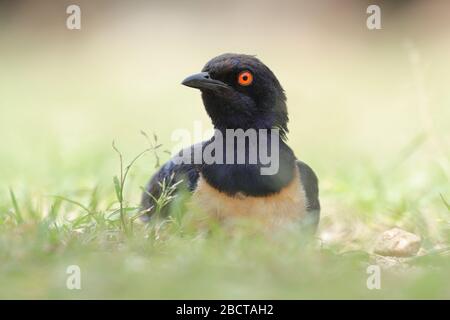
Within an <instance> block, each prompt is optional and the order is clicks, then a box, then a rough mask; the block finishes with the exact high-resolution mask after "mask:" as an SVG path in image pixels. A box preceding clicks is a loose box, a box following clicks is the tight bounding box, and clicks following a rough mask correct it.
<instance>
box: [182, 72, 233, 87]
mask: <svg viewBox="0 0 450 320" xmlns="http://www.w3.org/2000/svg"><path fill="white" fill-rule="evenodd" d="M181 84H183V85H185V86H187V87H191V88H196V89H209V90H217V89H218V88H229V86H228V85H227V84H226V83H224V82H222V81H219V80H215V79H212V78H211V77H210V75H209V73H208V72H200V73H197V74H193V75H192V76H189V77H187V78H186V79H184V80H183V82H182V83H181Z"/></svg>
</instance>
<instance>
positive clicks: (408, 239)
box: [374, 228, 421, 257]
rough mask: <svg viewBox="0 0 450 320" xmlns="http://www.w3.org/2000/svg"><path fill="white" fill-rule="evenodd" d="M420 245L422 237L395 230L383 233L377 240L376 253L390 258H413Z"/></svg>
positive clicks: (398, 229)
mask: <svg viewBox="0 0 450 320" xmlns="http://www.w3.org/2000/svg"><path fill="white" fill-rule="evenodd" d="M420 244H421V239H420V237H419V236H417V235H415V234H414V233H411V232H407V231H405V230H402V229H400V228H393V229H390V230H387V231H385V232H383V233H382V234H381V236H380V237H379V238H378V239H377V241H376V243H375V248H374V252H375V253H376V254H379V255H382V256H389V257H411V256H415V255H416V254H417V252H418V251H419V249H420Z"/></svg>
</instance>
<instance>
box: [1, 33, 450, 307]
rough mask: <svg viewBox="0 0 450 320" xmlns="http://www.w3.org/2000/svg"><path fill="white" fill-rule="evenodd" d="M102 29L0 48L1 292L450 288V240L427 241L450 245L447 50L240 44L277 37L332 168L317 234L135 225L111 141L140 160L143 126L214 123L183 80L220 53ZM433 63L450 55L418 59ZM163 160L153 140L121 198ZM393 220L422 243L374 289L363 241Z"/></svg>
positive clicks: (319, 161) (299, 143) (273, 61)
mask: <svg viewBox="0 0 450 320" xmlns="http://www.w3.org/2000/svg"><path fill="white" fill-rule="evenodd" d="M94 42H95V45H92V48H91V49H92V50H89V48H90V47H88V49H86V48H85V49H84V50H82V51H81V50H80V51H77V49H76V48H74V47H71V46H70V44H69V45H68V47H64V48H63V47H55V48H52V50H48V49H42V50H39V46H37V45H35V48H37V49H36V50H35V51H34V52H33V53H32V55H30V54H29V53H27V52H22V53H20V54H17V53H16V52H17V51H14V50H10V51H8V50H6V47H5V51H4V52H3V58H2V60H0V67H1V68H0V69H1V70H2V72H1V73H0V94H1V99H0V103H1V106H0V107H1V108H0V130H1V137H2V143H1V146H0V175H1V181H2V185H1V188H2V189H1V190H0V262H1V263H0V298H44V299H45V298H69V299H70V298H82V299H85V298H206V299H210V298H275V299H276V298H450V278H449V277H448V273H449V270H450V268H449V266H450V263H449V261H448V260H449V258H448V255H447V256H445V255H442V254H433V252H435V250H438V249H439V248H445V247H448V245H449V243H450V211H449V208H448V206H446V204H445V202H449V201H450V193H449V180H448V179H449V160H448V159H449V157H450V150H449V148H448V141H449V134H450V126H449V122H448V119H450V108H449V107H448V105H449V104H450V98H449V96H448V83H449V81H450V76H449V74H450V73H449V72H448V71H449V69H450V64H449V63H448V61H447V60H448V59H445V57H446V51H443V52H442V51H438V50H434V49H433V48H431V49H430V48H428V49H427V48H425V49H424V52H422V53H423V55H422V58H423V59H422V60H420V61H416V60H417V59H416V60H414V59H415V58H414V57H413V59H412V60H411V61H410V59H409V58H408V55H409V53H408V52H407V51H405V50H404V48H403V47H395V46H394V47H392V48H389V47H388V48H385V50H384V51H382V52H381V50H380V51H375V52H371V51H370V50H367V51H364V50H362V49H361V50H362V51H363V52H359V53H358V54H354V55H353V56H351V57H352V59H350V58H349V56H348V55H347V54H348V53H349V52H350V51H351V48H350V49H348V52H346V51H341V52H340V51H336V50H334V51H333V50H331V52H330V51H328V50H323V51H321V54H319V55H316V51H313V50H312V49H311V52H308V51H307V50H306V51H305V50H303V51H302V53H300V54H299V53H298V52H299V51H297V50H291V51H290V52H286V53H283V55H281V53H280V52H278V51H276V50H272V51H264V48H266V47H265V46H263V45H261V47H258V44H255V43H253V44H252V45H253V47H252V49H250V48H249V47H250V45H249V47H248V48H240V47H236V48H233V47H232V48H229V51H233V50H234V51H245V50H247V52H248V53H253V52H255V51H258V50H259V49H260V50H261V52H266V53H265V55H264V56H260V58H261V59H262V60H263V61H264V62H266V63H267V64H268V65H269V66H270V67H271V68H272V69H273V70H274V71H275V73H276V74H277V75H278V77H279V78H280V81H281V82H282V83H283V85H284V87H285V89H286V92H287V96H288V99H289V103H288V105H289V110H290V116H291V122H290V130H291V133H290V134H289V141H290V142H289V143H290V145H291V146H292V148H293V149H294V150H295V152H296V154H297V155H298V157H299V158H300V159H302V160H304V161H306V162H307V163H309V164H310V165H311V166H312V167H313V168H314V170H315V171H316V172H317V174H318V176H319V179H320V190H321V202H322V207H323V209H322V220H321V224H320V230H319V233H318V235H317V237H318V239H317V241H315V242H314V243H313V244H308V245H306V244H302V241H301V239H300V238H299V235H298V234H297V233H296V232H294V231H292V230H283V231H281V232H275V233H273V234H271V235H264V234H259V233H258V232H257V230H256V231H255V230H254V229H255V227H254V226H253V225H252V223H248V222H246V223H243V224H242V225H240V226H239V227H238V228H237V229H236V230H235V231H234V232H231V233H230V232H228V231H227V230H226V229H223V228H220V227H216V228H213V229H212V230H211V232H210V233H201V232H198V231H195V230H192V229H190V228H187V227H186V225H184V224H183V223H181V224H180V221H178V220H176V219H175V220H171V221H169V222H167V223H164V224H162V225H158V224H150V225H147V226H146V225H142V224H140V223H135V224H134V227H133V231H132V233H131V235H130V236H128V237H127V236H125V234H124V233H123V231H122V228H121V223H120V219H119V214H118V210H119V203H118V202H117V200H116V193H115V190H114V184H113V177H114V176H117V175H118V174H119V165H118V158H117V154H116V153H115V152H114V151H113V149H112V147H111V142H112V140H115V141H116V144H117V146H118V148H119V149H120V150H121V151H122V152H123V154H124V157H125V158H126V160H125V161H126V162H129V161H130V160H131V159H132V158H133V156H134V155H136V154H137V153H139V152H140V151H142V150H144V149H146V148H148V145H147V142H146V140H145V139H143V138H142V137H141V135H140V134H139V131H140V130H141V129H142V130H145V131H147V132H149V133H150V132H154V133H156V134H157V135H158V137H159V139H160V140H161V141H162V143H163V145H164V148H167V149H169V150H170V149H171V147H172V145H173V142H171V141H170V134H171V132H172V131H173V130H175V129H178V128H186V129H188V130H192V128H193V121H197V120H198V121H201V122H202V123H203V124H204V126H205V128H207V127H209V122H208V119H207V117H206V115H205V112H204V110H203V108H202V107H201V100H200V97H199V95H198V93H197V92H194V91H191V90H189V89H186V88H182V87H181V86H179V85H178V84H179V82H180V80H181V79H183V78H184V76H185V75H187V74H190V73H192V72H195V71H197V70H199V69H200V68H201V66H202V65H203V63H204V62H205V61H206V60H207V59H209V58H210V57H212V56H214V55H216V54H219V53H221V52H217V51H214V50H212V49H210V48H208V47H204V48H203V49H204V50H199V48H197V50H198V52H203V53H202V54H191V56H189V57H185V58H184V59H180V57H179V54H178V52H180V50H178V51H176V50H174V51H170V50H169V51H166V52H165V53H164V54H163V53H161V52H159V51H158V52H154V51H153V48H150V47H144V48H141V49H142V50H141V51H137V50H131V49H129V50H127V49H122V48H121V50H120V51H111V45H109V46H107V47H106V48H103V49H102V46H101V44H100V45H99V44H98V42H99V40H98V39H96V41H93V43H94ZM17 46H18V44H17V43H16V44H15V45H13V46H12V48H15V47H17ZM179 46H180V47H183V46H185V47H186V48H189V46H191V45H190V44H187V43H183V41H180V43H179ZM274 47H276V45H274ZM123 48H126V46H124V47H123ZM293 49H299V48H293ZM303 49H305V48H303ZM50 51H51V52H50ZM181 51H182V50H181ZM185 52H189V51H188V50H187V49H186V50H185ZM99 57H104V59H99ZM119 61H120V62H121V63H118V62H119ZM161 61H165V63H168V62H166V61H171V63H172V65H171V66H170V67H165V66H164V63H161ZM174 61H175V62H174ZM187 61H189V62H187ZM310 61H314V63H313V64H311V63H310ZM373 61H376V63H373ZM427 61H441V62H440V63H436V64H434V65H432V66H431V67H429V68H428V69H426V68H425V69H424V70H422V69H420V70H418V71H417V70H416V69H415V68H417V67H420V68H421V66H423V65H426V62H427ZM443 61H446V62H445V63H443ZM125 62H126V63H125ZM173 63H174V64H173ZM168 70H169V71H170V72H168ZM414 70H416V71H417V72H416V71H414ZM161 157H162V160H166V159H167V155H165V154H164V153H162V154H161ZM154 167H155V158H154V155H153V154H152V153H148V154H146V155H145V156H144V157H143V158H142V159H140V160H139V161H138V162H137V163H136V165H135V166H134V167H133V168H132V170H131V171H130V176H129V180H128V181H127V183H126V185H125V189H124V194H123V196H124V200H125V202H126V206H127V207H135V206H136V205H137V204H138V202H139V197H140V193H141V191H140V186H142V185H144V183H145V182H146V180H147V179H148V178H149V177H150V175H151V174H152V172H153V171H154ZM55 196H58V197H55ZM68 200H71V201H73V202H70V201H68ZM74 202H76V203H74ZM128 213H129V214H130V215H131V214H136V212H135V210H134V211H133V210H131V211H127V214H128ZM393 226H399V227H402V228H404V229H406V230H409V231H411V232H414V233H416V234H418V235H420V236H421V237H422V239H423V245H422V247H423V249H424V250H425V253H428V255H425V256H424V257H422V258H416V259H412V260H411V261H410V263H409V264H408V265H409V267H408V268H406V269H405V270H403V269H402V270H400V271H399V270H397V269H395V268H394V269H392V270H387V271H384V272H383V273H382V280H381V281H382V282H381V286H382V288H381V290H372V291H370V290H368V289H367V287H366V279H367V276H368V275H367V274H366V267H367V265H368V264H370V263H374V257H373V256H372V255H370V254H368V253H367V252H370V250H371V247H372V245H373V242H374V239H375V238H376V236H377V235H378V234H379V233H380V232H382V231H384V230H386V229H388V228H390V227H393ZM69 265H79V266H80V267H81V272H82V290H79V291H77V290H72V291H71V290H68V289H67V288H66V278H67V275H66V268H67V267H68V266H69Z"/></svg>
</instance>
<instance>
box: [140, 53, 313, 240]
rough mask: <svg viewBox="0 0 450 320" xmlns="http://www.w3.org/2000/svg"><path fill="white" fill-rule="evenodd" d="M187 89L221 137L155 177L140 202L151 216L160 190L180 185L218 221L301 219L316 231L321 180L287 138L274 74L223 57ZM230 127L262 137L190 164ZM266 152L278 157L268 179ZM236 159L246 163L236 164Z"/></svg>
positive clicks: (255, 63) (241, 58)
mask: <svg viewBox="0 0 450 320" xmlns="http://www.w3.org/2000/svg"><path fill="white" fill-rule="evenodd" d="M183 84H185V85H187V86H190V87H194V88H198V89H200V90H201V91H202V98H203V102H204V104H205V108H206V111H207V112H208V114H209V116H210V117H211V119H212V121H213V125H214V127H215V132H216V134H215V135H214V137H212V138H211V139H210V140H207V141H204V142H202V143H199V144H197V145H194V146H192V147H191V148H187V149H185V150H183V151H182V152H181V153H180V154H178V155H177V156H175V157H174V158H172V159H171V160H169V161H168V162H167V163H166V164H164V165H163V166H162V168H161V169H160V170H159V171H158V172H157V173H156V174H155V175H154V176H153V178H152V179H151V180H150V182H149V184H148V186H147V188H146V192H144V194H143V197H142V207H143V208H144V209H147V210H148V211H149V213H148V215H147V216H148V217H150V216H151V214H152V213H154V211H155V199H158V197H160V196H161V194H162V193H163V190H162V185H163V184H162V182H163V181H166V183H167V182H168V181H169V180H170V183H178V182H180V181H181V180H182V181H183V183H182V184H183V185H184V186H185V187H186V188H187V189H188V190H189V191H190V192H191V193H192V197H191V202H192V203H194V204H195V206H196V207H197V208H199V209H201V210H202V211H203V212H205V213H207V214H208V215H211V216H214V217H217V218H219V219H221V220H223V219H228V218H233V217H255V218H256V219H258V220H260V221H263V222H267V223H269V224H278V223H284V222H296V221H298V222H300V223H301V224H302V225H307V226H308V227H309V230H312V231H315V229H316V227H317V224H318V221H319V212H320V204H319V199H318V182H317V177H316V175H315V174H314V172H313V171H312V169H311V168H310V167H309V166H307V165H306V164H305V163H303V162H301V161H298V160H297V159H296V157H295V155H294V152H293V151H292V150H291V149H290V148H289V146H288V145H287V144H286V143H285V141H284V140H285V135H286V133H287V120H288V117H287V108H286V103H285V100H286V98H285V95H284V92H283V89H282V88H281V85H280V84H279V82H278V80H277V79H276V77H275V76H274V75H273V73H272V72H271V71H270V69H268V68H267V67H266V66H265V65H264V64H262V63H261V62H260V61H259V60H258V59H256V58H255V57H253V56H247V55H237V54H225V55H222V56H219V57H216V58H214V59H212V60H211V61H210V62H208V64H207V65H206V66H205V67H204V69H203V72H202V73H200V74H198V75H194V76H191V77H189V78H187V79H186V80H185V81H184V82H183ZM230 129H231V130H240V129H241V130H242V131H244V130H245V132H250V131H251V130H254V131H255V132H258V135H256V136H255V137H256V138H255V139H254V140H251V139H245V138H249V136H245V138H244V139H243V141H244V142H248V143H244V144H242V145H239V143H233V144H231V145H230V144H229V143H227V142H229V140H230V139H228V140H227V139H225V140H226V142H225V143H222V144H217V147H216V148H215V149H214V152H213V153H212V154H213V155H214V156H215V161H214V162H212V163H211V161H205V160H204V159H203V158H202V161H200V162H195V161H186V160H192V159H193V154H194V153H195V150H201V151H202V152H204V151H205V150H206V149H208V148H210V149H211V147H215V146H216V145H215V144H214V143H218V142H221V140H220V139H218V137H220V136H222V137H226V134H227V133H228V130H230ZM233 139H234V138H233ZM275 140H276V141H275ZM233 141H234V142H235V140H233ZM274 142H276V143H275V144H274ZM219 150H220V151H222V153H220V152H219ZM255 150H256V151H255ZM263 151H264V152H266V153H267V154H266V155H267V156H269V158H270V157H272V158H273V157H276V159H275V158H274V159H275V160H276V161H275V162H276V166H275V169H276V170H272V171H271V172H269V174H263V170H264V168H266V169H267V167H268V166H269V165H268V162H267V161H266V160H267V157H265V158H264V157H263V156H264V152H263ZM252 152H255V153H254V154H256V157H255V158H252V154H253V153H252ZM186 154H187V155H188V156H187V157H186ZM229 154H232V156H230V157H229ZM239 156H242V158H241V162H239V161H237V160H238V157H239ZM181 159H184V162H183V161H181ZM252 159H253V161H252ZM228 160H232V161H231V163H230V161H228ZM194 162H195V163H194ZM270 165H272V163H271V164H270ZM169 208H170V206H169ZM166 209H167V208H166ZM167 211H168V210H166V212H167Z"/></svg>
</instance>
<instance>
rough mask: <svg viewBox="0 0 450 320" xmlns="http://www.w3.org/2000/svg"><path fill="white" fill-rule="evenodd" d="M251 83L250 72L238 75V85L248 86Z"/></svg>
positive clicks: (251, 76)
mask: <svg viewBox="0 0 450 320" xmlns="http://www.w3.org/2000/svg"><path fill="white" fill-rule="evenodd" d="M252 82H253V75H252V73H251V72H250V71H242V72H241V73H239V75H238V83H239V84H240V85H241V86H249V85H251V84H252Z"/></svg>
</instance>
